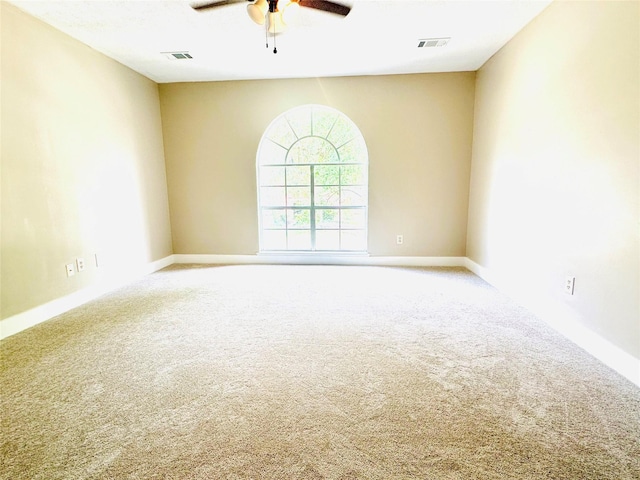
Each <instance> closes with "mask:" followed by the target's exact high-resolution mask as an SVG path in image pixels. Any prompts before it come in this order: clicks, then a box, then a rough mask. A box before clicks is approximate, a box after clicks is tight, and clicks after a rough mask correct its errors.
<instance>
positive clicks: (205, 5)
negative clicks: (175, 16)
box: [191, 0, 251, 10]
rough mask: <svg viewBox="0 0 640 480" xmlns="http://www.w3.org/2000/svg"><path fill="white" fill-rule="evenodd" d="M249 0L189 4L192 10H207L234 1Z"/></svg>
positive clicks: (235, 1) (236, 1) (241, 1)
mask: <svg viewBox="0 0 640 480" xmlns="http://www.w3.org/2000/svg"><path fill="white" fill-rule="evenodd" d="M250 1H251V0H215V1H213V2H207V3H201V4H196V5H191V8H193V9H194V10H208V9H210V8H216V7H224V6H225V5H232V4H234V3H244V2H250Z"/></svg>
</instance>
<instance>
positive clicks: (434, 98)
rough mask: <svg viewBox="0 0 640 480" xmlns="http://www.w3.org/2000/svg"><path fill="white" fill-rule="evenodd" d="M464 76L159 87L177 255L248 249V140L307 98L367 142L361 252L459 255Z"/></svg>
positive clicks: (252, 224) (466, 156) (466, 109)
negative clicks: (365, 247) (400, 239)
mask: <svg viewBox="0 0 640 480" xmlns="http://www.w3.org/2000/svg"><path fill="white" fill-rule="evenodd" d="M474 81H475V74H474V73H455V74H437V75H398V76H383V77H350V78H323V79H301V80H269V81H243V82H215V83H191V84H166V85H160V100H161V106H162V118H163V132H164V141H165V156H166V161H167V177H168V186H169V198H170V208H171V219H172V227H173V229H172V232H173V244H174V250H175V253H201V254H255V253H256V252H257V251H258V225H257V218H258V214H257V200H256V178H255V177H256V174H255V161H256V151H257V148H258V143H259V141H260V138H261V136H262V134H263V132H264V131H265V129H266V128H267V126H268V125H269V123H270V122H271V121H272V120H273V119H274V118H275V117H277V116H278V115H279V114H281V113H282V112H284V111H286V110H288V109H289V108H292V107H295V106H298V105H302V104H307V103H315V104H323V105H328V106H330V107H333V108H336V109H338V110H340V111H341V112H343V113H344V114H346V115H347V116H348V117H349V118H351V119H352V120H353V121H354V122H355V123H356V125H357V126H358V127H359V128H360V130H361V132H362V134H363V135H364V138H365V141H366V142H367V147H368V151H369V162H370V166H369V175H370V180H369V181H370V184H369V187H370V188H369V191H370V199H369V203H370V208H369V252H370V253H371V254H372V255H400V256H403V255H415V256H464V255H465V243H466V219H467V205H468V184H469V169H470V158H471V138H472V125H473V99H474ZM396 234H403V235H404V245H401V246H399V245H396Z"/></svg>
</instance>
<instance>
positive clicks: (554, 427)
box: [0, 266, 640, 480]
mask: <svg viewBox="0 0 640 480" xmlns="http://www.w3.org/2000/svg"><path fill="white" fill-rule="evenodd" d="M0 346H1V361H2V363H1V373H0V382H1V383H0V386H1V389H2V391H1V397H2V405H1V407H2V410H1V414H2V432H1V433H2V437H1V460H2V462H1V467H0V469H1V470H0V478H2V479H7V480H8V479H11V480H17V479H43V480H52V479H176V480H177V479H180V480H182V479H314V480H315V479H336V480H337V479H340V480H354V479H425V480H427V479H429V480H431V479H433V480H439V479H461V480H469V479H564V480H566V479H581V480H584V479H615V480H625V479H636V480H637V479H640V389H638V388H637V387H635V386H633V385H632V384H631V383H630V382H628V381H626V380H625V379H623V378H622V377H620V376H618V375H617V374H615V373H614V372H612V371H611V370H609V369H608V368H606V367H605V366H603V365H601V364H600V363H598V362H597V361H596V360H594V359H593V358H591V357H590V356H588V355H587V354H586V353H584V352H583V351H582V350H580V349H579V348H577V347H576V346H574V345H573V344H571V343H569V342H568V341H566V340H564V339H563V338H561V337H560V336H559V335H558V334H556V333H554V332H553V331H552V330H550V329H549V328H547V327H546V326H545V325H544V324H542V323H541V322H540V321H539V320H537V319H536V318H535V317H533V316H532V315H530V314H529V313H528V312H527V311H526V310H524V309H522V308H519V307H517V306H515V305H514V304H513V303H511V302H510V301H509V300H508V299H506V298H505V297H504V296H502V295H501V294H499V293H498V292H496V290H494V289H493V288H491V287H490V286H488V285H487V284H486V283H484V282H483V281H481V280H480V279H478V278H477V277H475V276H474V275H472V274H471V273H469V272H467V271H466V270H463V269H400V268H382V267H329V266H225V267H210V266H207V267H205V266H200V267H198V266H190V267H185V266H174V267H171V268H168V269H166V270H163V271H161V272H158V273H156V274H153V275H150V276H148V277H146V278H144V279H143V280H141V281H139V282H137V283H135V284H133V285H131V286H130V287H127V288H125V289H121V290H118V291H116V292H113V293H112V294H109V295H107V296H105V297H103V298H101V299H99V300H97V301H94V302H91V303H90V304H88V305H85V306H83V307H81V308H78V309H75V310H73V311H71V312H68V313H66V314H64V315H61V316H60V317H58V318H56V319H53V320H51V321H49V322H46V323H44V324H41V325H39V326H37V327H34V328H32V329H30V330H27V331H25V332H22V333H20V334H17V335H15V336H13V337H9V338H8V339H6V340H4V341H3V342H2V343H0Z"/></svg>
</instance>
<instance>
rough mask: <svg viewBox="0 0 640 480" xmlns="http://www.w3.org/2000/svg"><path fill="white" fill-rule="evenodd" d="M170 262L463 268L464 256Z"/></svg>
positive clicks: (181, 257)
mask: <svg viewBox="0 0 640 480" xmlns="http://www.w3.org/2000/svg"><path fill="white" fill-rule="evenodd" d="M173 257H174V263H183V264H189V263H193V264H196V263H198V264H212V265H250V264H253V265H370V266H396V267H464V266H465V257H375V256H369V255H359V254H354V255H346V254H329V255H316V254H313V255H308V254H303V253H301V254H260V255H188V254H175V255H174V256H173Z"/></svg>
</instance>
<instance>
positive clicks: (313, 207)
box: [256, 105, 369, 254]
mask: <svg viewBox="0 0 640 480" xmlns="http://www.w3.org/2000/svg"><path fill="white" fill-rule="evenodd" d="M305 110H307V111H308V112H309V119H310V120H309V125H306V126H307V127H309V128H308V129H309V132H310V133H309V134H299V133H297V132H296V130H302V128H299V127H298V128H297V126H296V125H293V124H292V123H295V121H294V122H292V120H291V118H292V117H294V119H295V116H293V115H292V114H294V113H295V114H298V115H299V114H300V113H301V112H304V111H305ZM318 111H321V112H322V113H323V114H325V115H335V118H334V120H333V123H332V125H331V127H330V128H329V129H328V130H327V132H326V134H324V135H320V134H319V132H314V120H313V115H314V112H316V113H317V112H318ZM283 118H284V119H285V120H286V122H287V124H288V126H289V128H290V129H291V132H292V133H293V135H294V136H295V140H294V141H293V142H292V143H291V144H290V145H288V146H286V145H282V144H280V143H278V142H276V141H274V140H272V139H271V138H270V135H271V134H272V130H273V129H274V126H275V125H277V124H279V123H280V124H282V119H283ZM338 120H340V121H341V122H342V123H343V124H345V123H346V124H347V125H348V128H347V130H346V131H349V132H352V133H353V134H352V135H351V136H350V137H348V138H347V139H346V141H342V142H341V144H339V145H336V144H334V143H333V142H332V140H330V139H329V138H330V137H331V136H332V132H333V129H334V127H336V124H337V123H338ZM309 138H319V139H322V140H323V141H325V142H327V143H328V144H330V145H331V147H333V150H334V151H335V158H336V159H337V160H336V161H334V162H292V161H291V158H290V155H289V154H290V152H291V150H292V149H293V148H294V146H296V145H297V144H298V142H300V141H304V140H305V139H309ZM353 141H355V142H358V145H359V147H360V150H361V154H360V155H359V156H358V158H357V161H353V162H347V161H345V162H342V161H341V155H340V149H341V148H343V147H345V146H346V145H348V144H349V143H350V142H353ZM268 143H269V144H275V145H276V146H277V147H279V148H282V149H283V150H284V151H285V152H286V153H285V154H284V159H285V160H284V163H272V162H268V163H263V162H262V161H261V160H262V159H263V157H262V155H265V153H264V151H265V149H264V147H265V145H267V144H268ZM269 146H270V147H271V148H273V145H269ZM353 165H357V166H362V167H363V170H364V180H363V182H361V183H359V184H357V185H349V184H348V183H343V182H342V173H341V172H342V169H340V168H338V172H339V174H338V178H339V180H338V184H336V185H329V184H324V183H323V184H321V185H320V186H319V185H316V180H315V169H316V168H317V167H318V166H321V167H332V166H333V167H348V166H353ZM261 166H263V167H284V168H285V171H286V167H291V166H296V167H297V166H300V167H309V169H310V176H309V185H302V186H303V187H309V189H310V203H309V205H288V203H287V201H288V200H287V199H288V194H287V191H288V189H289V188H291V187H300V186H301V185H298V184H289V183H288V182H287V178H286V177H287V176H286V175H285V181H284V184H282V185H273V184H268V185H266V184H265V185H263V184H262V183H261V179H260V170H261V168H260V167H261ZM368 169H369V161H368V152H367V149H366V143H365V142H364V138H363V136H362V133H361V132H360V130H359V129H358V127H357V126H356V125H355V124H354V123H353V121H352V120H351V119H349V118H348V117H347V116H346V115H345V114H344V113H342V112H340V111H338V110H336V109H334V108H331V107H327V106H324V105H302V106H299V107H295V108H293V109H291V110H288V111H286V112H284V113H282V114H281V115H279V116H278V117H276V118H275V119H274V120H273V121H272V122H271V124H270V125H269V126H268V127H267V129H266V130H265V132H264V134H263V135H262V138H261V140H260V145H259V147H258V153H257V156H256V185H257V196H258V225H259V242H260V253H279V254H282V253H323V254H341V253H353V254H363V253H364V254H366V253H367V246H368V223H369V222H368V210H369V206H368V203H369V202H368V195H369V178H368V177H369V172H368ZM262 187H265V188H268V187H283V188H284V189H285V190H284V191H285V203H284V204H278V205H263V202H262V200H261V191H262ZM327 187H334V188H336V189H337V191H338V192H340V193H339V200H338V204H337V205H317V204H316V203H317V200H316V194H315V191H316V188H327ZM349 187H351V189H352V190H353V189H354V188H359V189H364V200H363V203H361V204H358V205H343V204H342V192H343V190H345V189H348V188H349ZM361 198H362V197H361ZM329 209H331V210H337V211H338V215H339V220H338V222H339V224H338V227H337V228H328V229H326V228H325V229H323V228H317V224H316V212H318V211H321V210H329ZM266 210H281V211H282V210H284V212H285V217H287V218H288V212H289V211H291V212H293V211H295V210H297V211H303V210H308V211H309V228H308V229H307V228H303V229H298V230H301V231H305V232H306V231H307V230H309V232H310V237H311V238H310V248H309V249H302V248H290V245H291V242H290V236H291V235H290V232H293V231H295V230H297V229H296V228H294V227H291V226H289V221H288V220H286V222H285V226H284V228H266V227H265V226H264V225H263V211H266ZM347 210H358V211H362V212H363V216H364V226H363V227H361V228H349V227H343V220H342V219H343V215H342V212H343V211H347ZM266 231H284V232H285V235H286V244H287V246H286V248H285V249H282V248H278V249H275V248H274V249H270V248H265V241H264V235H265V232H266ZM320 231H337V232H338V248H334V249H321V248H317V247H316V245H317V233H318V232H320ZM343 232H345V233H347V232H358V233H357V235H363V236H364V238H363V240H362V248H357V249H356V248H352V249H350V248H345V245H346V243H347V242H346V241H345V240H343V238H345V235H343ZM347 235H348V233H347Z"/></svg>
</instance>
